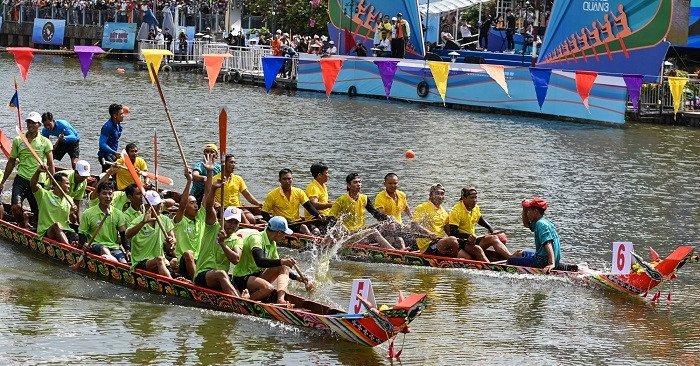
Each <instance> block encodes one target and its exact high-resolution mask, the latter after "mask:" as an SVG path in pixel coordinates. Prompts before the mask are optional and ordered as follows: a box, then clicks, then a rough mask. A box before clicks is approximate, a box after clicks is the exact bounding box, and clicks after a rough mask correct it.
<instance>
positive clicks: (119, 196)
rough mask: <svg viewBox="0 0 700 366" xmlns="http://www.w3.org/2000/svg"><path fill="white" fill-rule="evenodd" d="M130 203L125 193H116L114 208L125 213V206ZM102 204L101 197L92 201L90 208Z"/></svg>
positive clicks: (113, 199)
mask: <svg viewBox="0 0 700 366" xmlns="http://www.w3.org/2000/svg"><path fill="white" fill-rule="evenodd" d="M127 202H129V197H127V196H126V193H125V192H124V191H114V195H113V196H112V208H115V209H117V210H119V211H124V205H126V203H127ZM98 203H100V197H97V198H95V199H91V200H90V207H93V206H97V204H98Z"/></svg>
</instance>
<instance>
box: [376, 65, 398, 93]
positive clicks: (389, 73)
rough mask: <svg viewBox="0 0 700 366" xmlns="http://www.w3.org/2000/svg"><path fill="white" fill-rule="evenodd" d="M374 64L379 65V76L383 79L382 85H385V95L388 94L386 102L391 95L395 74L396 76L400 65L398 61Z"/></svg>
mask: <svg viewBox="0 0 700 366" xmlns="http://www.w3.org/2000/svg"><path fill="white" fill-rule="evenodd" d="M374 64H375V65H377V68H378V69H379V75H380V76H381V77H382V83H384V94H386V100H389V94H390V93H391V84H393V83H394V74H396V65H398V64H399V62H398V61H394V60H376V61H374Z"/></svg>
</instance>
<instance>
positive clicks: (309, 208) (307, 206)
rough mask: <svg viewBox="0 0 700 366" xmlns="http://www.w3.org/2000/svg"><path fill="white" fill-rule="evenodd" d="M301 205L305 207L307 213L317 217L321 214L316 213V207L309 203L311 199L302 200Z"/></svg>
mask: <svg viewBox="0 0 700 366" xmlns="http://www.w3.org/2000/svg"><path fill="white" fill-rule="evenodd" d="M302 206H304V208H305V209H306V211H309V213H310V214H311V215H312V216H313V217H316V218H318V217H319V216H321V214H320V213H318V210H317V209H316V207H314V205H313V204H312V203H311V201H306V202H304V204H303V205H302Z"/></svg>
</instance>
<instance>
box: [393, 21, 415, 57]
mask: <svg viewBox="0 0 700 366" xmlns="http://www.w3.org/2000/svg"><path fill="white" fill-rule="evenodd" d="M410 42H411V26H410V24H408V21H407V20H406V19H404V18H403V14H401V13H398V14H396V50H395V52H396V56H395V57H397V58H406V44H407V43H410ZM393 49H394V47H392V50H393Z"/></svg>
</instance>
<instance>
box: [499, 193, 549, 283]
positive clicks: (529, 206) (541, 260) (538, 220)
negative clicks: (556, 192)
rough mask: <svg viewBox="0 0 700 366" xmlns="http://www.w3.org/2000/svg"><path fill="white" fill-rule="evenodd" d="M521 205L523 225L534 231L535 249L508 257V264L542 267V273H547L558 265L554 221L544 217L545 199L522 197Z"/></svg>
mask: <svg viewBox="0 0 700 366" xmlns="http://www.w3.org/2000/svg"><path fill="white" fill-rule="evenodd" d="M522 205H523V212H522V215H521V217H522V220H523V225H524V226H525V227H526V228H528V229H530V230H531V231H532V232H534V233H535V251H534V252H533V251H530V250H526V251H523V253H522V256H521V257H512V258H509V259H508V264H512V265H514V266H523V267H536V268H542V271H543V272H544V273H549V271H551V270H552V269H555V268H557V267H558V266H559V259H560V258H561V245H560V243H559V234H557V228H556V227H554V223H552V221H550V220H549V219H548V218H546V217H544V212H545V211H546V210H547V201H545V200H544V199H542V198H540V197H535V198H533V199H531V200H526V199H523V201H522Z"/></svg>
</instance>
